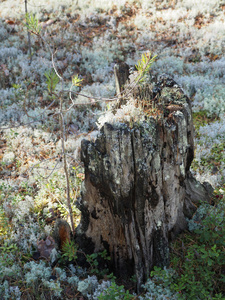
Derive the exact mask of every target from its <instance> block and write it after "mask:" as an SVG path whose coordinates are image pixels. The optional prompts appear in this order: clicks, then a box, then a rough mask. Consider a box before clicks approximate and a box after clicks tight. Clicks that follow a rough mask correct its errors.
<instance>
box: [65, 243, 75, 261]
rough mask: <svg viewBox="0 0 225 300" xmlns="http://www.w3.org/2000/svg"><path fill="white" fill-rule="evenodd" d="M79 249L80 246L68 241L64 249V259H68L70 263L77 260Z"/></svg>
mask: <svg viewBox="0 0 225 300" xmlns="http://www.w3.org/2000/svg"><path fill="white" fill-rule="evenodd" d="M77 248H78V246H77V245H76V244H75V242H74V241H66V242H65V243H64V245H63V247H62V252H63V255H62V257H63V258H66V260H68V261H72V260H76V259H77Z"/></svg>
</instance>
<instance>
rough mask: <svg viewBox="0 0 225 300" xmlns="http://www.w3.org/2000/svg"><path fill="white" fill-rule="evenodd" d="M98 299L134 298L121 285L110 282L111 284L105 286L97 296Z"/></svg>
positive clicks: (127, 299) (125, 299)
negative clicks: (107, 286)
mask: <svg viewBox="0 0 225 300" xmlns="http://www.w3.org/2000/svg"><path fill="white" fill-rule="evenodd" d="M98 299H99V300H112V299H123V300H131V299H135V297H134V296H132V295H131V294H130V293H129V291H125V290H124V286H123V285H120V286H119V285H117V284H116V283H115V282H112V284H111V286H110V287H109V288H107V289H106V290H105V291H104V292H102V293H101V294H100V296H99V297H98Z"/></svg>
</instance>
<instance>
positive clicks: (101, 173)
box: [76, 75, 210, 291]
mask: <svg viewBox="0 0 225 300" xmlns="http://www.w3.org/2000/svg"><path fill="white" fill-rule="evenodd" d="M132 95H135V97H136V98H138V97H139V101H143V99H144V100H145V101H147V103H149V102H150V101H154V102H155V105H158V107H159V110H160V112H161V114H160V116H157V117H153V116H151V115H146V117H145V120H144V121H142V122H137V123H134V124H132V126H130V125H129V124H123V123H114V124H110V123H105V124H104V125H103V127H102V128H101V130H100V133H99V135H98V137H97V139H96V141H95V142H90V141H87V140H83V141H82V146H81V156H82V161H83V163H84V167H85V180H84V184H83V186H82V189H81V200H80V205H79V208H80V210H81V221H80V224H79V226H78V228H77V232H76V234H77V237H76V238H77V242H78V243H79V245H80V247H81V248H82V249H83V250H84V251H90V248H91V250H92V251H94V252H99V251H102V250H104V249H106V250H107V251H108V253H109V254H110V256H111V260H112V265H113V271H114V272H115V275H117V276H119V277H120V278H121V277H122V278H128V277H130V276H132V275H136V279H137V290H138V291H139V290H140V287H141V284H142V283H144V282H145V280H146V279H147V278H148V277H149V275H150V271H151V269H152V267H153V266H161V267H163V266H168V265H169V241H170V239H171V238H173V237H175V236H176V235H177V234H178V233H180V232H182V231H183V230H184V229H185V228H186V226H187V221H186V217H191V216H192V214H193V212H194V211H195V205H194V204H193V203H192V201H197V200H202V198H204V197H205V198H204V200H205V199H207V197H209V196H210V193H209V190H207V189H206V187H205V186H203V185H201V184H200V183H198V182H197V181H196V180H195V179H194V178H192V176H191V174H190V171H189V169H190V165H191V162H192V160H193V157H194V142H193V122H192V111H191V104H190V101H189V99H188V97H187V96H185V95H184V93H183V91H182V89H181V88H180V87H179V86H178V85H177V84H176V83H175V82H174V81H173V80H172V79H171V78H170V77H168V76H166V75H163V76H160V77H159V78H158V79H155V82H149V83H147V84H145V86H143V87H137V88H136V89H135V90H134V91H133V92H132ZM128 101H129V100H128ZM143 113H144V111H143Z"/></svg>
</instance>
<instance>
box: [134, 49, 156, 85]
mask: <svg viewBox="0 0 225 300" xmlns="http://www.w3.org/2000/svg"><path fill="white" fill-rule="evenodd" d="M156 57H157V55H155V56H154V57H151V53H150V52H148V53H144V54H142V56H141V59H140V60H139V61H138V63H137V65H135V67H136V69H137V71H138V73H139V75H138V76H137V78H136V81H137V82H139V83H142V82H143V81H144V80H145V77H146V74H147V73H148V72H149V70H150V68H151V65H152V64H153V62H154V61H155V59H156Z"/></svg>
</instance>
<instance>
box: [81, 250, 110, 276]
mask: <svg viewBox="0 0 225 300" xmlns="http://www.w3.org/2000/svg"><path fill="white" fill-rule="evenodd" d="M86 257H87V262H88V263H89V264H90V273H91V274H95V275H99V276H104V275H105V274H107V273H108V269H104V270H99V258H101V259H102V260H104V261H106V260H110V259H111V258H110V256H108V255H107V251H106V250H104V251H102V252H98V253H92V254H89V255H87V256H86Z"/></svg>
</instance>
